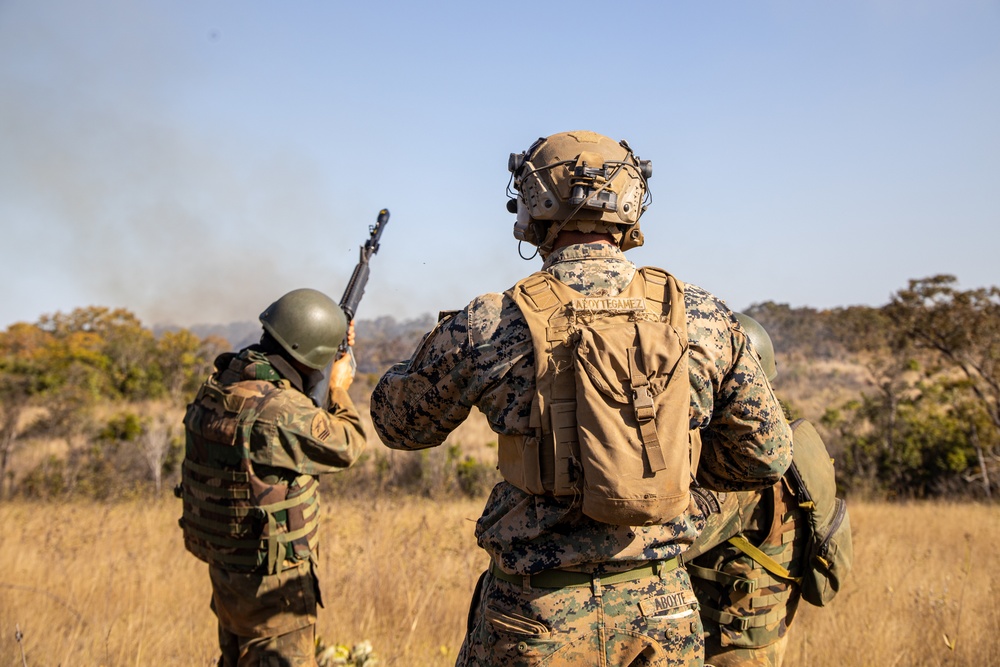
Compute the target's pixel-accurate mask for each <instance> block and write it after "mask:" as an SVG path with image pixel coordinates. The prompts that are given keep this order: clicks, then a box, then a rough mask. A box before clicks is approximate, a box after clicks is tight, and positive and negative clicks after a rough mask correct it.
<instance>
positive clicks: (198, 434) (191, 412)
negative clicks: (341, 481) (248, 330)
mask: <svg viewBox="0 0 1000 667" xmlns="http://www.w3.org/2000/svg"><path fill="white" fill-rule="evenodd" d="M226 372H227V373H230V374H231V371H226ZM283 389H284V390H293V389H292V388H291V386H290V385H289V384H288V382H287V381H285V380H282V381H280V382H278V383H272V382H267V381H259V380H252V381H239V382H234V383H232V384H221V383H220V382H219V381H218V380H217V379H216V378H215V377H214V376H213V377H212V378H210V379H209V380H208V381H207V382H206V383H205V384H204V385H203V386H202V388H201V390H200V391H199V392H198V395H197V397H196V398H195V400H194V401H193V402H192V403H191V404H190V405H188V408H187V413H186V415H185V417H184V426H185V428H186V430H187V448H186V454H185V459H184V464H183V468H182V472H181V480H182V481H181V486H180V487H179V488H180V495H181V497H182V498H183V500H184V510H183V515H182V518H181V520H180V525H181V528H182V529H183V531H184V546H185V547H186V548H187V549H188V551H190V552H191V553H192V554H194V555H195V556H197V557H198V558H199V559H201V560H203V561H205V562H206V563H209V564H210V565H215V566H218V567H221V568H223V569H226V570H230V571H234V572H245V573H249V572H253V573H261V574H274V573H276V572H279V571H281V570H283V569H287V568H291V567H294V566H295V565H296V564H297V562H300V561H304V560H307V559H309V558H310V556H311V555H312V554H313V553H315V550H316V546H317V532H318V531H317V528H318V525H319V513H318V510H319V495H318V487H319V484H318V482H317V481H316V479H315V478H314V477H313V476H311V475H298V474H296V473H294V472H292V471H283V472H286V473H287V475H284V477H283V478H282V479H280V480H279V481H278V482H276V483H268V482H267V481H265V480H263V479H261V478H260V477H258V476H257V475H256V474H255V472H254V466H253V463H252V462H251V460H250V433H251V430H252V429H253V425H254V422H255V421H256V420H257V419H258V417H259V416H260V414H261V412H262V410H263V408H264V407H265V405H266V404H267V403H268V401H269V400H271V399H272V398H273V397H275V396H277V395H278V394H279V393H280V392H281V391H282V390H283ZM271 470H273V469H271ZM269 479H270V477H269Z"/></svg>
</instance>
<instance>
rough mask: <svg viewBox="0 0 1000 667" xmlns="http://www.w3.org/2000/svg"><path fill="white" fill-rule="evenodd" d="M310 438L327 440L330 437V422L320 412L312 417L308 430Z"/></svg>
mask: <svg viewBox="0 0 1000 667" xmlns="http://www.w3.org/2000/svg"><path fill="white" fill-rule="evenodd" d="M309 430H310V433H311V435H312V437H313V438H314V439H316V440H327V439H329V437H330V436H331V435H333V434H332V433H331V432H330V421H329V420H328V419H327V417H326V415H324V414H323V413H322V412H317V413H316V416H315V417H313V420H312V427H311V428H310V429H309Z"/></svg>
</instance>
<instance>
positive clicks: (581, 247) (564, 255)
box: [542, 243, 625, 269]
mask: <svg viewBox="0 0 1000 667" xmlns="http://www.w3.org/2000/svg"><path fill="white" fill-rule="evenodd" d="M606 258H613V259H622V260H624V259H625V253H623V252H622V251H621V248H619V247H618V246H613V245H611V244H609V243H577V244H574V245H568V246H563V247H562V248H557V249H556V250H553V251H552V253H551V254H550V255H549V256H548V257H546V258H545V262H544V263H543V264H542V269H547V268H549V267H550V266H552V265H553V264H558V263H560V262H575V261H578V260H581V259H606Z"/></svg>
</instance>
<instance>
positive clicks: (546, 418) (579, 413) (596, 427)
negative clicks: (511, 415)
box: [499, 267, 701, 526]
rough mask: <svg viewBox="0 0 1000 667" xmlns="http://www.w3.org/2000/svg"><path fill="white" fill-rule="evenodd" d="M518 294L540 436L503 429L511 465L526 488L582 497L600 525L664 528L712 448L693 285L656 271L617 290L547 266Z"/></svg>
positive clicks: (508, 469)
mask: <svg viewBox="0 0 1000 667" xmlns="http://www.w3.org/2000/svg"><path fill="white" fill-rule="evenodd" d="M508 295H509V296H510V297H511V298H512V299H513V300H514V301H515V303H517V305H518V307H519V308H520V309H521V313H522V315H523V316H524V318H525V321H526V322H527V324H528V328H529V330H530V331H531V338H532V344H533V347H534V351H535V367H536V371H535V383H536V395H535V400H534V401H533V403H532V413H531V420H530V425H531V427H532V428H533V429H534V433H533V434H529V435H518V436H511V435H501V437H500V443H499V449H500V452H499V459H500V466H499V467H500V472H501V474H503V476H504V478H505V479H506V480H507V481H508V482H510V483H511V484H513V485H515V486H517V487H518V488H520V489H522V490H523V491H525V492H527V493H532V494H536V495H543V494H551V495H554V496H567V495H573V496H577V495H579V496H582V501H583V512H584V514H586V515H587V516H590V517H592V518H594V519H596V520H598V521H603V522H605V523H610V524H615V525H625V526H637V525H650V524H657V523H663V522H665V521H669V520H670V519H672V518H674V517H676V516H678V515H679V514H680V513H681V512H683V511H684V510H685V509H686V508H687V507H688V503H689V500H690V496H689V493H688V489H689V485H690V480H691V478H692V475H693V472H694V467H695V466H696V464H697V460H698V457H699V456H700V451H701V440H700V437H699V436H698V431H697V429H696V430H694V431H693V432H690V431H689V420H690V402H691V398H690V386H689V379H688V361H687V350H688V339H687V319H686V317H685V311H684V293H683V283H681V282H680V281H678V280H676V279H675V278H674V277H673V276H671V275H670V274H668V273H667V272H665V271H663V270H661V269H654V268H650V267H646V268H643V269H641V270H640V271H639V272H637V273H636V276H635V278H634V279H633V281H632V283H631V284H630V285H629V287H628V288H627V289H626V290H625V291H623V292H622V293H621V294H619V295H618V296H615V297H597V298H594V297H587V296H584V295H583V294H581V293H579V292H577V291H576V290H574V289H572V288H570V287H568V286H567V285H565V284H563V283H562V282H560V281H559V280H558V279H556V278H554V277H553V276H551V275H550V274H548V273H545V272H538V273H535V274H533V275H531V276H528V277H527V278H525V279H524V280H522V281H520V282H518V283H517V284H516V285H515V286H514V287H513V288H512V289H511V290H510V291H509V292H508Z"/></svg>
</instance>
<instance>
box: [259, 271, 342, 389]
mask: <svg viewBox="0 0 1000 667" xmlns="http://www.w3.org/2000/svg"><path fill="white" fill-rule="evenodd" d="M260 323H261V324H262V325H263V327H264V331H266V332H267V333H269V334H270V335H271V337H272V338H274V340H276V341H278V344H279V345H281V347H282V349H284V350H285V352H287V353H288V354H290V355H292V357H293V358H295V359H296V360H297V361H299V362H301V363H303V364H305V365H306V366H308V367H309V368H313V369H316V370H319V369H321V368H326V366H327V364H329V363H330V362H331V361H333V359H334V357H335V356H336V355H337V352H338V351H339V347H340V343H341V341H343V340H344V334H346V333H347V317H346V316H345V315H344V311H343V310H341V308H340V306H338V305H337V304H336V302H334V300H333V299H331V298H330V297H328V296H327V295H325V294H323V293H322V292H319V291H317V290H314V289H297V290H292V291H291V292H289V293H288V294H286V295H284V296H283V297H281V298H280V299H278V300H277V301H275V302H274V303H272V304H271V305H270V306H268V307H267V308H266V309H265V310H264V312H263V313H261V314H260Z"/></svg>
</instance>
